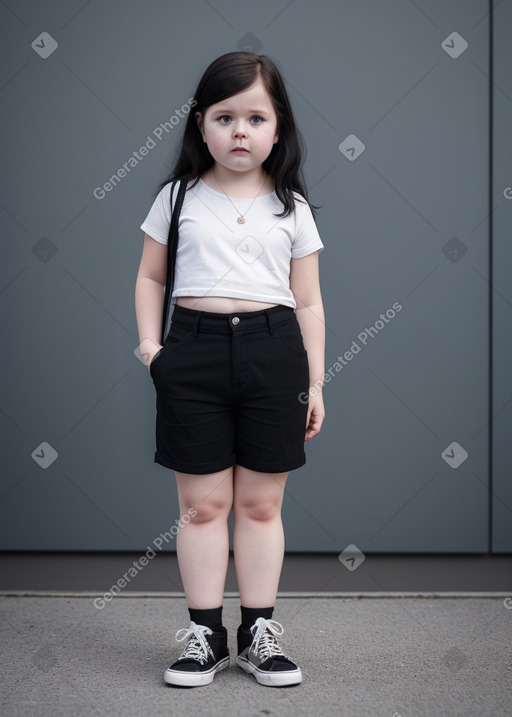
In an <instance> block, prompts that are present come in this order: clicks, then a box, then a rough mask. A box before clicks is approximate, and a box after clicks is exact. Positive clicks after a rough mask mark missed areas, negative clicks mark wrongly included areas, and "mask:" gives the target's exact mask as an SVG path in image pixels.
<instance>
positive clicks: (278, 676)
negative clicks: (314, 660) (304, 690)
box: [236, 655, 302, 687]
mask: <svg viewBox="0 0 512 717" xmlns="http://www.w3.org/2000/svg"><path fill="white" fill-rule="evenodd" d="M236 661H237V664H238V665H239V666H240V667H241V668H242V670H245V671H246V672H248V673H249V674H250V675H254V677H255V678H256V681H257V682H259V683H260V685H265V686H266V687H283V686H284V685H296V684H298V683H299V682H302V672H301V670H300V667H297V669H296V670H290V671H289V672H284V671H283V672H265V671H264V670H259V669H258V668H257V667H255V666H254V665H253V664H252V663H251V662H249V660H247V659H246V658H245V657H240V655H239V656H238V657H237V658H236Z"/></svg>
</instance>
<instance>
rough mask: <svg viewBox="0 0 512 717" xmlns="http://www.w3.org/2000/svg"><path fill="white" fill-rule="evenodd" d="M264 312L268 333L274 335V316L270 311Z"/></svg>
mask: <svg viewBox="0 0 512 717" xmlns="http://www.w3.org/2000/svg"><path fill="white" fill-rule="evenodd" d="M264 311H265V313H266V315H267V320H268V328H269V329H270V333H271V334H275V331H276V328H275V324H274V315H273V314H271V313H270V309H265V310H264Z"/></svg>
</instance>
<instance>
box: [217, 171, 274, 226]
mask: <svg viewBox="0 0 512 717" xmlns="http://www.w3.org/2000/svg"><path fill="white" fill-rule="evenodd" d="M212 172H213V176H214V177H215V179H216V181H217V182H218V184H219V185H220V188H221V189H222V191H223V192H224V194H225V195H226V197H227V198H228V199H229V201H230V202H231V204H232V205H233V206H234V207H235V210H236V213H237V214H238V215H239V217H238V219H237V222H238V223H239V224H245V218H244V217H245V215H246V214H247V212H248V211H249V209H250V208H251V207H252V205H253V203H254V199H256V197H257V196H258V194H259V193H260V192H261V190H262V189H263V187H264V185H265V182H266V181H267V178H266V177H265V179H264V180H263V184H262V185H261V187H260V190H259V192H258V194H257V195H256V197H254V199H253V200H252V202H251V203H250V204H249V207H248V208H247V209H246V210H245V212H244V213H243V214H240V212H239V211H238V209H237V208H236V205H235V203H234V202H233V200H232V199H231V197H230V196H229V195H228V194H227V193H226V191H225V190H224V187H223V186H222V184H221V183H220V181H219V179H218V178H217V175H216V174H215V171H214V170H213V169H212Z"/></svg>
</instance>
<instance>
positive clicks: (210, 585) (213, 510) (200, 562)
mask: <svg viewBox="0 0 512 717" xmlns="http://www.w3.org/2000/svg"><path fill="white" fill-rule="evenodd" d="M174 473H175V475H176V483H177V487H178V500H179V504H180V517H183V516H184V515H185V514H186V513H187V511H188V510H189V509H190V508H193V509H195V511H197V514H195V515H193V513H194V511H192V515H191V518H190V522H189V523H188V524H187V525H186V526H184V527H183V528H181V529H180V531H179V532H178V534H177V536H176V550H177V555H178V565H179V568H180V574H181V579H182V582H183V587H184V590H185V597H186V600H187V605H188V607H189V608H192V609H195V610H208V609H211V608H216V607H219V606H220V605H222V601H223V598H224V588H225V584H226V573H227V569H228V560H229V532H228V515H229V512H230V510H231V507H232V504H233V467H231V468H227V469H226V470H223V471H218V472H216V473H209V474H207V475H194V474H190V473H181V472H179V471H174ZM182 522H183V521H182Z"/></svg>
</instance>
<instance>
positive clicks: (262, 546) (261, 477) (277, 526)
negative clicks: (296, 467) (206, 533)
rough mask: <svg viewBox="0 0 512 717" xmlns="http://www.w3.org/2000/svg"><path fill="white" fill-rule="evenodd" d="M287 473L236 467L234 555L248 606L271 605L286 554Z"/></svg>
mask: <svg viewBox="0 0 512 717" xmlns="http://www.w3.org/2000/svg"><path fill="white" fill-rule="evenodd" d="M287 477H288V472H286V473H260V472H257V471H252V470H249V469H248V468H244V467H243V466H239V465H236V466H235V468H234V478H233V485H234V500H233V512H234V516H235V530H234V536H233V538H234V557H235V569H236V575H237V580H238V589H239V591H240V603H241V605H243V606H244V607H256V608H260V607H271V606H273V605H274V603H275V601H276V597H277V589H278V585H279V578H280V576H281V570H282V566H283V557H284V542H285V541H284V530H283V523H282V520H281V507H282V503H283V496H284V486H285V483H286V479H287Z"/></svg>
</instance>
